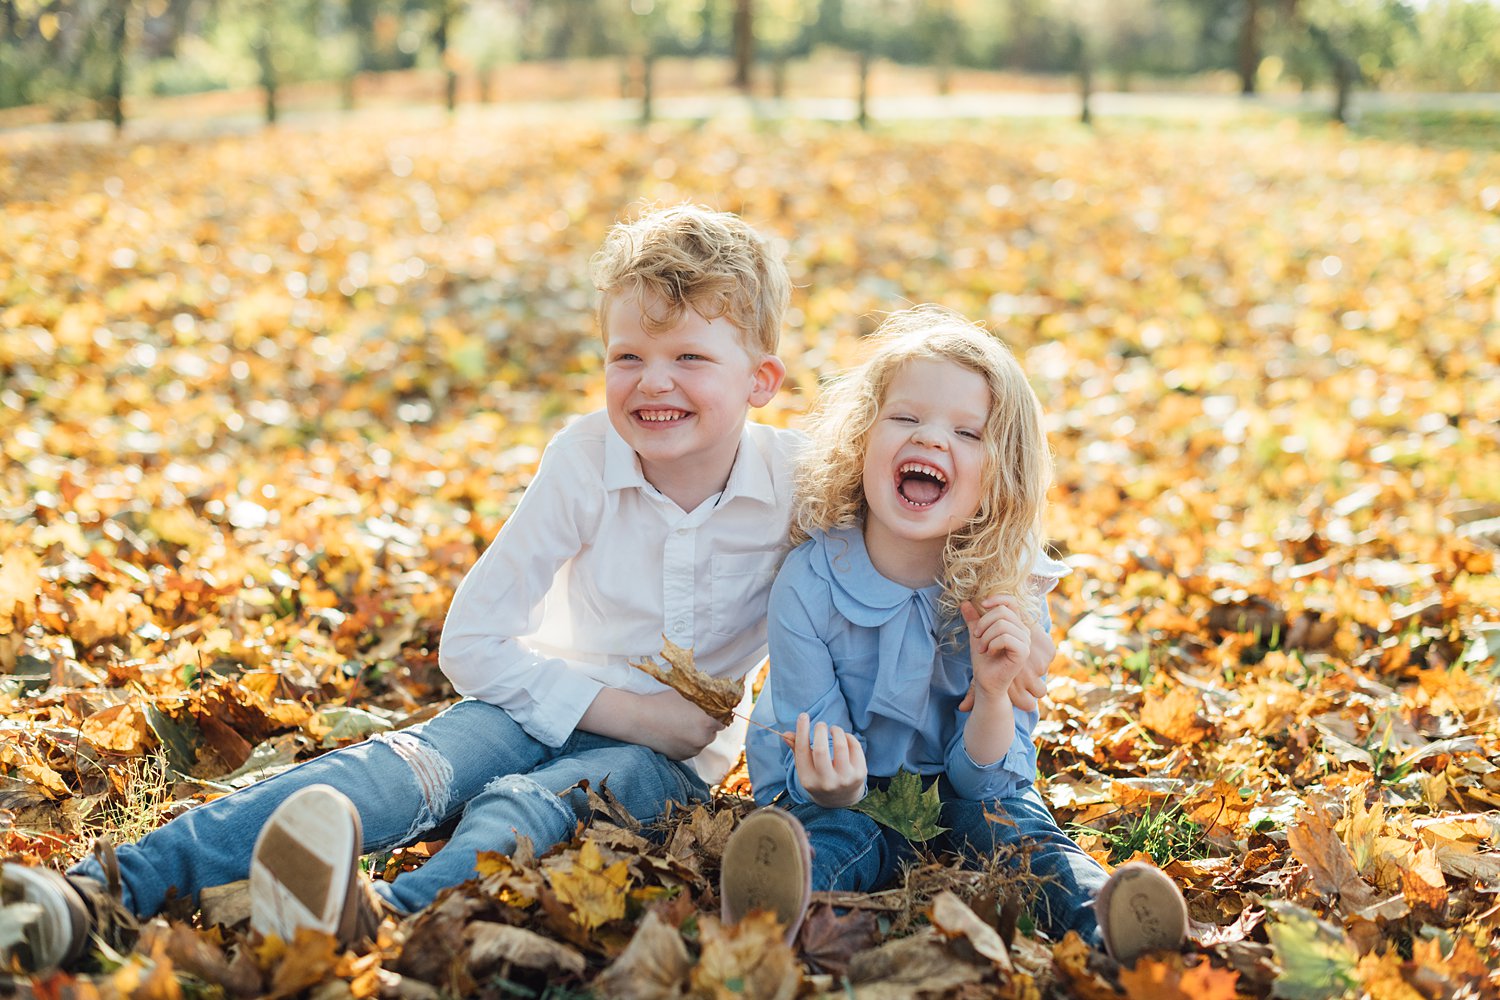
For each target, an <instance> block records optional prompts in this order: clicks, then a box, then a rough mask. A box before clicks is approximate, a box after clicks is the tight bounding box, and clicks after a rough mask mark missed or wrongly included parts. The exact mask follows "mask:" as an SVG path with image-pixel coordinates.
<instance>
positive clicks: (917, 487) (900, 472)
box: [896, 462, 948, 507]
mask: <svg viewBox="0 0 1500 1000" xmlns="http://www.w3.org/2000/svg"><path fill="white" fill-rule="evenodd" d="M896 492H897V494H899V495H900V497H901V499H902V500H905V501H906V503H907V505H908V506H911V507H931V506H932V505H933V504H935V503H937V502H938V501H939V500H941V499H942V498H943V494H944V493H947V492H948V477H947V475H946V474H945V473H944V472H943V470H942V469H939V468H937V467H935V466H931V465H928V464H927V463H925V462H903V463H901V467H900V468H899V469H897V470H896Z"/></svg>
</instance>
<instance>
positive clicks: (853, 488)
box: [792, 305, 1052, 617]
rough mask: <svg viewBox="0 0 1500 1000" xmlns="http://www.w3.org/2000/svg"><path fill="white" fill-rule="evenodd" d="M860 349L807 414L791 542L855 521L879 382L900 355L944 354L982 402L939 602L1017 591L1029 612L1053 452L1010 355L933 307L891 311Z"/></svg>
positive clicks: (885, 382)
mask: <svg viewBox="0 0 1500 1000" xmlns="http://www.w3.org/2000/svg"><path fill="white" fill-rule="evenodd" d="M869 352H870V353H869V355H868V358H867V360H866V361H865V362H864V363H863V364H862V365H860V366H859V367H857V368H855V369H853V370H852V371H850V372H847V373H845V374H844V375H842V376H840V377H838V378H837V379H835V380H833V381H832V382H831V383H829V384H828V385H827V386H826V387H825V388H824V389H823V392H822V395H821V396H820V398H819V400H818V405H817V407H816V409H815V410H814V411H813V414H812V417H811V418H810V426H809V428H808V433H809V436H810V437H811V443H810V445H809V447H808V449H807V451H806V452H804V454H803V460H802V462H801V463H800V464H799V468H798V480H797V501H796V507H795V510H794V512H793V519H792V542H793V544H797V543H800V542H802V541H805V540H806V539H807V538H808V537H809V536H810V535H811V534H812V532H814V531H828V530H831V529H834V528H848V527H853V526H856V525H859V524H862V523H863V521H864V518H865V515H866V513H867V511H868V505H867V504H866V502H865V494H864V463H865V442H866V440H867V439H868V437H869V433H870V428H871V427H873V426H874V424H875V421H876V418H877V417H878V416H879V414H880V407H881V403H882V402H883V401H884V399H885V393H886V389H887V387H889V385H890V384H891V381H892V380H893V379H894V378H895V377H896V374H897V372H899V371H900V370H901V368H902V366H903V365H905V364H906V363H907V362H910V361H915V360H919V359H931V360H941V361H951V362H953V363H954V364H956V365H960V366H962V367H964V368H967V369H969V370H970V371H973V372H977V373H978V374H979V375H981V376H983V378H984V380H985V382H986V384H988V386H989V390H990V409H989V415H988V417H987V419H986V421H985V427H984V441H983V443H984V450H985V458H984V466H983V476H984V483H983V486H982V490H981V495H980V501H979V509H978V511H976V512H975V514H974V517H973V518H972V519H971V520H970V521H969V522H968V524H967V525H965V526H964V527H962V528H960V529H958V530H957V531H954V532H953V533H952V534H950V535H949V536H948V544H947V546H946V548H945V549H944V551H943V577H944V578H943V597H942V604H943V608H944V610H945V611H947V612H948V613H949V614H951V615H957V613H958V605H959V603H960V602H962V601H966V600H978V599H981V598H984V597H988V596H990V595H993V594H1016V595H1019V596H1021V597H1022V598H1023V600H1022V602H1021V603H1022V607H1023V608H1025V609H1026V614H1027V615H1028V617H1034V616H1035V615H1036V613H1037V610H1036V608H1035V607H1034V602H1033V601H1032V600H1031V599H1030V597H1031V592H1030V590H1029V589H1028V588H1027V586H1026V584H1027V581H1028V578H1029V576H1030V573H1031V565H1032V561H1033V559H1034V558H1035V557H1036V554H1037V552H1038V550H1039V548H1040V546H1041V544H1042V541H1043V539H1042V512H1043V509H1044V507H1045V505H1046V497H1047V489H1048V488H1049V487H1050V486H1051V484H1052V456H1051V453H1050V452H1049V450H1048V447H1047V438H1046V434H1045V432H1044V431H1043V428H1042V409H1041V404H1040V403H1039V402H1038V401H1037V398H1036V393H1035V392H1034V391H1033V390H1032V388H1031V384H1030V383H1029V382H1027V381H1026V375H1025V373H1024V372H1022V371H1021V366H1020V365H1019V364H1018V363H1017V362H1016V359H1015V356H1014V355H1013V354H1011V352H1010V349H1009V348H1007V347H1006V346H1005V345H1004V344H1003V343H1001V342H1000V341H999V339H997V338H996V337H995V336H994V335H992V334H991V333H990V332H989V331H987V330H986V329H985V328H984V327H982V326H979V325H978V324H976V323H972V322H970V321H969V320H967V319H965V318H964V317H963V316H961V315H959V314H958V313H956V312H953V311H952V310H950V309H946V308H944V307H942V306H935V305H923V306H917V307H915V308H912V309H904V310H902V311H900V312H895V313H891V314H890V315H889V316H887V317H886V319H885V321H884V322H883V323H881V324H880V327H879V329H877V330H876V331H875V333H874V334H873V335H872V336H871V338H870V341H869Z"/></svg>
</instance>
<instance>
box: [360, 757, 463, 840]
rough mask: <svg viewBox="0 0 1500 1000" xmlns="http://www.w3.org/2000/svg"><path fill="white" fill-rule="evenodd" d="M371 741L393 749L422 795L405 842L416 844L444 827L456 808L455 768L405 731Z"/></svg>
mask: <svg viewBox="0 0 1500 1000" xmlns="http://www.w3.org/2000/svg"><path fill="white" fill-rule="evenodd" d="M370 740H371V742H375V743H382V744H384V745H385V746H387V747H389V748H390V749H391V750H392V751H393V752H394V753H395V754H396V756H398V757H400V758H401V759H402V760H403V761H404V762H405V763H406V766H407V767H408V768H409V769H410V771H411V775H412V779H413V780H414V781H415V782H416V783H417V789H418V791H419V792H420V793H421V796H422V804H421V807H420V808H419V809H418V811H417V814H416V815H415V816H413V817H412V821H411V827H410V829H408V830H407V832H406V836H405V838H404V839H405V840H408V841H410V840H415V839H417V837H419V836H420V835H421V834H422V833H424V832H426V831H428V830H431V829H433V828H434V827H437V826H440V825H442V823H443V822H444V821H445V820H446V819H447V818H448V812H449V809H450V808H451V806H452V805H453V765H452V764H450V763H449V762H448V759H447V758H446V757H444V756H443V755H442V754H441V753H440V752H439V751H438V750H437V749H436V748H435V747H433V746H432V745H430V744H429V743H427V742H426V741H424V740H423V739H422V738H421V737H419V736H416V735H414V734H412V733H409V732H405V731H398V732H385V733H376V734H375V735H374V736H371V737H370Z"/></svg>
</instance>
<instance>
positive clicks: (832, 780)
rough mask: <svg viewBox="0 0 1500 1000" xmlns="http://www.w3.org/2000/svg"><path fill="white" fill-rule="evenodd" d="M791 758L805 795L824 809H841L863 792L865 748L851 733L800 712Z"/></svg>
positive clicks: (851, 803)
mask: <svg viewBox="0 0 1500 1000" xmlns="http://www.w3.org/2000/svg"><path fill="white" fill-rule="evenodd" d="M830 736H831V737H832V738H831V739H830ZM830 743H831V744H832V746H830ZM792 758H793V760H795V761H796V764H797V780H799V781H801V782H802V788H803V790H804V791H805V792H807V797H808V798H810V799H812V800H813V801H814V802H816V803H817V804H818V805H820V806H822V807H823V808H824V809H843V808H845V807H847V806H852V805H854V803H856V802H858V801H859V800H860V799H861V798H862V797H863V796H864V790H865V778H866V777H867V776H868V772H867V771H866V769H865V751H864V748H863V747H861V746H860V745H859V740H857V739H855V738H854V734H853V733H849V732H845V731H844V730H843V729H842V728H841V727H839V726H833V727H832V728H831V729H830V727H829V726H828V724H827V723H825V722H820V723H818V724H817V725H816V726H814V725H813V724H812V720H810V719H809V718H808V716H807V713H806V712H803V713H802V714H801V715H799V716H797V732H796V735H795V736H794V737H793V743H792Z"/></svg>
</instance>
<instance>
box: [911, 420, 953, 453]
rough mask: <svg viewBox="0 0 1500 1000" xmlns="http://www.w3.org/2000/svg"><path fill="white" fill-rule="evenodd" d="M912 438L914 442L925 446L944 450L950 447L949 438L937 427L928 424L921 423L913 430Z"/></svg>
mask: <svg viewBox="0 0 1500 1000" xmlns="http://www.w3.org/2000/svg"><path fill="white" fill-rule="evenodd" d="M911 440H912V443H913V444H917V445H920V446H922V447H923V448H938V449H942V450H944V451H946V450H947V448H948V439H947V438H945V437H943V435H942V434H940V433H939V432H938V430H937V428H935V427H928V426H927V425H926V424H921V425H919V426H918V427H917V429H916V430H914V431H912V435H911Z"/></svg>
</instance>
